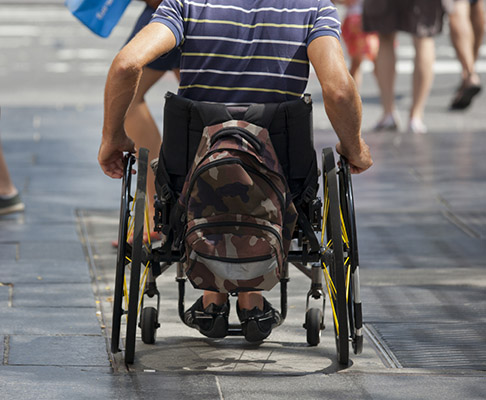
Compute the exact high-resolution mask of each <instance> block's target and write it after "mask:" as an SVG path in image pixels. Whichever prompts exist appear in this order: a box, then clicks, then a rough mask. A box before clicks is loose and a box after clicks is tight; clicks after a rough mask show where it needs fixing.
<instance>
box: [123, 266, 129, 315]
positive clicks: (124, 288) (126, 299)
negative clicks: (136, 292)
mask: <svg viewBox="0 0 486 400" xmlns="http://www.w3.org/2000/svg"><path fill="white" fill-rule="evenodd" d="M123 295H124V297H125V309H126V310H128V288H127V276H126V275H124V276H123Z"/></svg>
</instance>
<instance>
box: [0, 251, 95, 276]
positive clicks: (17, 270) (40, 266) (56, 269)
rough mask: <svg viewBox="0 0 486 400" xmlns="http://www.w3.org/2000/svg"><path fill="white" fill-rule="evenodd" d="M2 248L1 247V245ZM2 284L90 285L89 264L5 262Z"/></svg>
mask: <svg viewBox="0 0 486 400" xmlns="http://www.w3.org/2000/svg"><path fill="white" fill-rule="evenodd" d="M0 246H1V245H0ZM0 281H1V282H4V281H6V282H15V283H16V284H22V283H39V281H41V282H45V283H56V282H57V283H66V284H69V283H85V284H86V283H90V282H91V278H90V276H89V270H88V264H87V262H86V261H84V260H78V261H72V260H62V259H61V260H59V259H55V260H52V259H45V260H36V261H35V262H32V260H19V261H13V260H12V261H3V262H2V267H1V268H0Z"/></svg>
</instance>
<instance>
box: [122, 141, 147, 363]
mask: <svg viewBox="0 0 486 400" xmlns="http://www.w3.org/2000/svg"><path fill="white" fill-rule="evenodd" d="M147 166H148V150H147V149H145V148H140V150H139V152H138V168H137V170H138V171H137V193H136V196H135V216H134V218H135V220H134V230H133V245H132V262H131V265H132V267H131V271H130V291H129V301H128V314H127V334H126V337H125V363H127V364H133V361H134V359H135V341H136V334H137V321H138V315H137V314H138V299H139V291H140V270H141V265H142V255H143V227H144V222H145V193H146V190H147V189H146V188H147Z"/></svg>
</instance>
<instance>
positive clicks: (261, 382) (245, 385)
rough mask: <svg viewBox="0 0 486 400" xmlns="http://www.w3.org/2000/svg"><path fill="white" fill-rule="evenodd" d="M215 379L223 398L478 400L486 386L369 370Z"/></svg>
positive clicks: (460, 379)
mask: <svg viewBox="0 0 486 400" xmlns="http://www.w3.org/2000/svg"><path fill="white" fill-rule="evenodd" d="M218 381H219V384H220V385H221V391H222V393H223V395H224V399H225V400H233V399H234V400H236V399H242V398H255V399H256V398H259V399H265V400H274V399H275V400H278V399H282V398H289V393H296V391H298V390H299V389H300V390H302V392H303V393H305V394H303V397H302V398H305V399H349V400H362V399H374V400H403V399H407V400H423V399H425V398H426V399H430V400H433V399H444V400H456V399H458V398H464V399H468V400H481V399H483V398H484V391H485V390H486V383H485V382H484V381H480V380H478V379H477V378H475V377H466V376H457V377H454V376H452V377H443V376H430V375H427V376H420V375H414V374H393V373H389V374H386V375H381V374H378V375H377V374H374V373H372V372H371V371H370V372H369V373H367V374H360V375H353V374H348V373H340V374H333V375H330V376H329V375H305V376H301V377H291V378H285V379H279V380H276V381H272V384H271V385H269V384H268V383H269V380H268V379H266V378H265V377H246V376H238V377H236V376H218ZM296 389H297V390H296ZM424 390H426V392H424ZM255 394H258V397H257V395H255ZM248 396H249V397H248ZM297 396H298V395H297ZM304 396H305V397H304Z"/></svg>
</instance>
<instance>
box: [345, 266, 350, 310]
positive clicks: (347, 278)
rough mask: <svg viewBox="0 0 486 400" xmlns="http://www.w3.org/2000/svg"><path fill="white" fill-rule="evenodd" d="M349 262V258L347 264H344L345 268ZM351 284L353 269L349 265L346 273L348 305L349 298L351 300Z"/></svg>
mask: <svg viewBox="0 0 486 400" xmlns="http://www.w3.org/2000/svg"><path fill="white" fill-rule="evenodd" d="M348 261H349V257H348V258H347V259H346V262H345V263H344V265H345V266H346V264H347V263H348ZM350 282H351V267H350V266H349V265H348V266H347V271H346V303H347V302H348V298H349V287H350Z"/></svg>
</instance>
